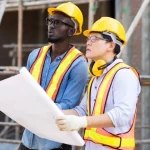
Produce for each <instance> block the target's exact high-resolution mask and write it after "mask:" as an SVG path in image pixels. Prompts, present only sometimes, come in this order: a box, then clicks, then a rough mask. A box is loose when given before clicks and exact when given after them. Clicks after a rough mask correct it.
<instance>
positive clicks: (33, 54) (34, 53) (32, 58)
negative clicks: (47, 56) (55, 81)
mask: <svg viewBox="0 0 150 150" xmlns="http://www.w3.org/2000/svg"><path fill="white" fill-rule="evenodd" d="M39 51H40V48H37V49H34V50H33V51H32V52H31V53H30V54H29V56H28V60H27V69H28V70H29V69H30V67H31V65H32V64H33V63H34V61H35V59H36V57H37V55H38V53H39Z"/></svg>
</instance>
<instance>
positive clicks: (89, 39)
mask: <svg viewBox="0 0 150 150" xmlns="http://www.w3.org/2000/svg"><path fill="white" fill-rule="evenodd" d="M93 37H95V39H91V38H93ZM98 39H99V40H102V41H107V42H109V41H108V40H107V39H104V38H102V37H98V36H91V37H88V38H87V42H88V41H91V42H92V43H95V42H96V41H97V40H98Z"/></svg>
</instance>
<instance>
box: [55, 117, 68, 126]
mask: <svg viewBox="0 0 150 150" xmlns="http://www.w3.org/2000/svg"><path fill="white" fill-rule="evenodd" d="M55 122H56V124H57V125H62V124H64V123H65V122H66V117H65V116H60V117H57V118H56V121H55Z"/></svg>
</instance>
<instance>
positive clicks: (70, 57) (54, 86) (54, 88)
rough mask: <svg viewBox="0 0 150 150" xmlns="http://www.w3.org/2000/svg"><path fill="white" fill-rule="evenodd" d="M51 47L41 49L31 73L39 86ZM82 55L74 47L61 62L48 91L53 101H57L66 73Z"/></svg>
mask: <svg viewBox="0 0 150 150" xmlns="http://www.w3.org/2000/svg"><path fill="white" fill-rule="evenodd" d="M50 47H51V45H49V46H44V47H42V48H41V49H40V51H39V53H38V55H37V58H36V59H35V61H34V63H33V64H32V66H31V68H30V73H31V74H32V76H33V77H34V78H35V80H36V81H37V82H38V83H39V84H40V82H41V76H42V70H43V66H44V62H45V58H46V54H47V52H48V50H49V48H50ZM82 55H83V54H82V53H81V52H80V51H79V50H77V49H76V48H75V47H72V48H71V49H70V50H69V51H68V52H67V53H66V54H65V56H64V57H63V59H62V60H61V62H60V64H59V66H58V68H57V69H56V71H55V72H54V74H53V76H52V78H51V80H50V81H49V84H48V86H47V89H46V93H47V94H48V96H49V97H50V98H51V99H52V100H53V101H55V99H56V97H57V93H58V91H59V88H60V85H61V82H62V80H63V78H64V76H65V74H66V72H67V71H68V70H69V68H70V67H71V65H72V64H73V62H74V61H75V60H76V59H77V58H78V57H80V56H82Z"/></svg>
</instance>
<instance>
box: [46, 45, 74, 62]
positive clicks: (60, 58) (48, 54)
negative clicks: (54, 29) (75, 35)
mask: <svg viewBox="0 0 150 150" xmlns="http://www.w3.org/2000/svg"><path fill="white" fill-rule="evenodd" d="M72 47H73V45H71V44H70V45H69V48H68V50H70V49H71V48H72ZM51 50H52V47H50V48H49V50H48V53H47V56H48V57H51V56H50V52H51ZM68 50H66V52H65V53H63V54H61V55H59V56H57V57H56V59H59V60H62V59H63V57H64V56H65V54H66V53H67V52H68Z"/></svg>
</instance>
